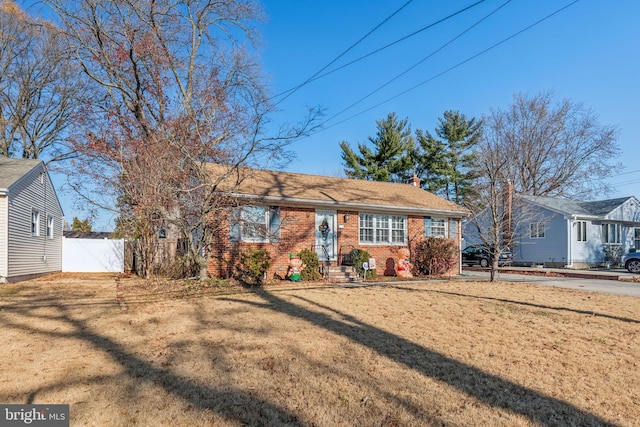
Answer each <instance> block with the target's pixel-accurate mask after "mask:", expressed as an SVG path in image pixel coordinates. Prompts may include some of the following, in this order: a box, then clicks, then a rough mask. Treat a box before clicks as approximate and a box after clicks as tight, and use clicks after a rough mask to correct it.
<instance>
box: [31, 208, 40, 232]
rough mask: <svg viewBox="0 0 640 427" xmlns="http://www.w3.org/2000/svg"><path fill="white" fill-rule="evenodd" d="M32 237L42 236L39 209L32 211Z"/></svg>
mask: <svg viewBox="0 0 640 427" xmlns="http://www.w3.org/2000/svg"><path fill="white" fill-rule="evenodd" d="M31 235H32V236H39V235H40V211H39V210H37V209H32V210H31Z"/></svg>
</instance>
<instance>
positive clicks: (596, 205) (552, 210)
mask: <svg viewBox="0 0 640 427" xmlns="http://www.w3.org/2000/svg"><path fill="white" fill-rule="evenodd" d="M515 197H520V198H522V199H524V201H525V202H526V203H527V204H528V205H529V206H530V207H531V209H532V210H535V211H536V215H535V218H536V219H535V220H532V221H531V222H530V223H528V224H522V225H521V226H522V227H524V229H523V230H519V231H518V232H517V233H516V234H517V235H519V236H520V238H519V239H518V241H517V243H515V244H514V245H513V246H514V247H513V248H512V252H513V262H514V264H517V265H532V264H535V265H545V266H548V267H567V268H588V267H595V266H607V265H615V264H616V263H617V261H619V257H620V256H621V255H622V254H623V253H624V252H626V251H629V250H630V249H637V250H640V202H639V201H638V200H637V199H636V198H635V197H633V196H630V197H622V198H616V199H607V200H597V201H579V200H570V199H562V198H554V197H541V196H527V195H517V196H515Z"/></svg>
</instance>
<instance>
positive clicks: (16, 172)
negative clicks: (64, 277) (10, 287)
mask: <svg viewBox="0 0 640 427" xmlns="http://www.w3.org/2000/svg"><path fill="white" fill-rule="evenodd" d="M62 227H63V212H62V207H61V206H60V201H59V200H58V196H57V195H56V192H55V190H54V187H53V184H52V182H51V178H50V177H49V173H48V172H47V169H46V167H45V165H44V163H43V162H42V161H40V160H31V159H14V158H6V157H0V283H6V282H17V281H20V280H27V279H30V278H33V277H37V276H41V275H45V274H49V273H53V272H57V271H61V270H62Z"/></svg>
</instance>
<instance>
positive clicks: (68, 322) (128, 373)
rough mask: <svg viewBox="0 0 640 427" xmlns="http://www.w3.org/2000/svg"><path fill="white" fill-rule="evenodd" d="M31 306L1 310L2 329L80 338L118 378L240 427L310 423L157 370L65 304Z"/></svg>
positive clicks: (47, 301) (46, 301) (237, 393)
mask: <svg viewBox="0 0 640 427" xmlns="http://www.w3.org/2000/svg"><path fill="white" fill-rule="evenodd" d="M32 301H33V306H32V307H28V304H27V303H24V302H23V303H20V304H18V305H16V306H13V307H12V306H11V305H5V304H2V305H0V326H1V327H2V328H3V329H7V328H12V329H17V330H23V331H25V332H26V333H27V334H30V337H31V338H30V339H33V334H39V335H41V336H42V337H45V338H50V339H55V338H59V339H78V340H82V341H85V342H88V343H90V344H92V345H93V346H94V347H95V348H96V349H98V350H102V351H103V352H104V353H105V354H107V355H109V356H110V357H111V358H112V359H113V360H114V361H115V362H116V363H118V364H119V365H120V366H121V367H122V368H123V371H124V372H123V373H122V374H118V375H117V376H125V377H129V378H131V379H134V380H135V381H139V382H147V383H150V384H153V385H155V386H160V387H162V388H163V389H164V390H165V391H166V392H168V393H169V394H171V395H173V396H176V397H179V398H181V399H183V400H184V401H185V402H188V403H190V404H191V405H192V406H193V407H194V408H196V409H199V410H201V411H203V412H204V411H207V410H209V411H213V412H216V413H218V414H220V415H221V416H223V417H225V418H227V419H228V420H233V421H236V422H240V423H242V424H243V425H279V426H301V425H305V424H306V423H305V422H303V421H302V420H300V419H299V418H298V416H297V415H295V414H293V413H291V412H289V411H287V410H286V409H285V408H282V407H279V406H277V405H275V404H273V403H271V402H268V401H266V400H264V399H260V398H257V397H255V396H252V395H251V394H250V393H247V392H245V391H243V390H233V389H229V388H224V389H217V388H212V387H209V386H207V385H205V384H202V383H200V382H197V381H194V380H193V379H191V378H188V377H184V376H181V375H178V374H176V373H174V372H172V371H171V370H169V369H165V368H161V367H157V366H154V365H153V364H152V363H151V362H149V361H147V360H144V359H142V358H140V357H137V356H136V355H134V354H132V353H131V352H129V351H127V349H126V347H125V346H124V345H122V344H120V343H118V342H116V341H114V340H113V339H111V338H108V337H105V336H102V335H100V334H99V333H97V332H94V331H92V329H91V328H90V327H89V326H88V324H87V322H86V321H83V320H79V319H76V318H74V317H73V315H72V314H71V313H69V312H68V308H67V307H66V306H65V304H64V303H62V302H60V301H58V303H57V304H56V301H55V299H54V298H50V297H49V298H47V297H43V298H41V299H40V298H33V300H32ZM73 305H74V304H73V303H71V304H70V306H73ZM42 307H49V308H53V309H55V310H56V311H57V314H56V315H52V314H46V315H45V314H39V313H37V312H36V311H35V310H39V309H42ZM105 307H108V308H109V309H113V307H115V304H114V303H113V302H111V303H109V304H105ZM5 313H13V314H17V315H20V316H24V317H25V318H26V319H27V320H28V322H21V323H18V322H13V321H11V320H10V319H9V318H8V317H7V316H6V315H3V314H5ZM39 321H40V322H39ZM44 321H56V322H62V323H63V324H64V325H65V326H66V327H67V329H70V330H69V331H67V332H60V331H57V329H59V328H56V330H49V329H45V328H40V327H38V325H39V324H41V322H44ZM105 378H107V377H102V376H100V377H93V378H91V379H88V380H87V382H99V381H101V380H104V379H105ZM76 382H77V381H76ZM69 385H72V384H67V383H65V382H59V383H56V384H49V385H46V386H43V387H39V388H38V389H36V390H34V391H32V392H31V393H29V395H28V397H27V399H26V401H25V402H24V403H25V404H30V403H33V402H35V401H36V399H37V396H38V394H41V393H44V392H46V391H49V390H59V389H61V388H64V387H67V386H69ZM5 398H6V396H5ZM16 403H17V402H16Z"/></svg>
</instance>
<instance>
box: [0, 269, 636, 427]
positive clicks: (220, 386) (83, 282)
mask: <svg viewBox="0 0 640 427" xmlns="http://www.w3.org/2000/svg"><path fill="white" fill-rule="evenodd" d="M118 299H120V300H121V301H124V303H125V304H126V308H127V309H126V310H123V309H122V308H123V307H125V305H123V304H120V303H119V302H118ZM639 313H640V299H638V298H633V297H621V296H614V295H605V294H596V293H587V292H580V291H574V290H567V289H554V288H548V287H535V286H530V285H522V284H508V283H498V284H489V283H478V282H458V281H430V282H424V283H419V284H415V283H406V282H405V283H387V284H385V285H383V286H372V287H360V288H342V287H333V286H329V285H321V286H320V285H317V284H316V285H310V286H304V287H302V286H293V285H289V286H272V287H267V288H265V289H262V290H257V291H256V290H242V289H239V288H236V287H229V286H223V285H216V286H211V287H208V288H204V289H201V288H197V287H193V286H192V287H185V286H182V285H176V286H166V285H162V284H161V283H159V282H158V283H153V282H151V283H143V282H140V281H138V280H135V279H132V278H128V279H122V280H119V281H116V280H115V279H114V277H112V276H94V275H91V276H87V275H79V276H68V275H65V276H50V277H47V278H43V279H39V280H35V281H31V282H25V283H20V284H13V285H2V287H0V324H1V325H2V341H3V345H2V346H0V357H1V360H2V361H3V366H2V376H0V402H3V403H69V404H70V405H71V425H74V426H75V425H83V426H85V425H86V426H90V425H95V426H105V425H109V426H131V425H143V426H165V425H176V426H180V425H216V426H239V425H305V426H425V425H438V426H464V425H468V426H476V425H492V426H494V425H503V426H531V425H545V426H547V425H558V426H565V425H577V426H589V425H619V426H634V425H636V426H637V425H640V421H638V420H640V405H639V404H638V402H640V378H639V376H638V364H639V360H640V341H639V338H640V337H639V331H640V314H639Z"/></svg>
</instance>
